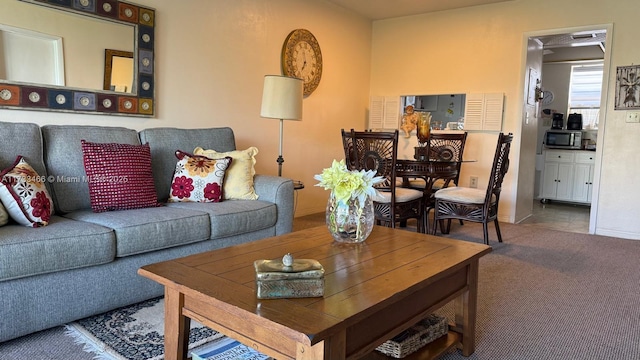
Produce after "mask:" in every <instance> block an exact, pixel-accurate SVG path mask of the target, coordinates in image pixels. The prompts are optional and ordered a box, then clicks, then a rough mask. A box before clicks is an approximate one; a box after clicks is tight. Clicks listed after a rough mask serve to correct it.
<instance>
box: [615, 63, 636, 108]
mask: <svg viewBox="0 0 640 360" xmlns="http://www.w3.org/2000/svg"><path fill="white" fill-rule="evenodd" d="M614 109H615V110H629V109H640V65H631V66H618V67H617V69H616V97H615V108H614Z"/></svg>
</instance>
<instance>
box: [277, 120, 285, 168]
mask: <svg viewBox="0 0 640 360" xmlns="http://www.w3.org/2000/svg"><path fill="white" fill-rule="evenodd" d="M283 132H284V119H280V147H279V152H278V154H279V155H278V160H276V162H277V163H278V176H282V163H283V162H284V158H283V157H282V133H283Z"/></svg>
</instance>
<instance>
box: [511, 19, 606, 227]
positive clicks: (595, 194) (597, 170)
mask: <svg viewBox="0 0 640 360" xmlns="http://www.w3.org/2000/svg"><path fill="white" fill-rule="evenodd" d="M602 29H604V30H606V32H607V36H606V40H605V44H607V46H606V48H605V52H604V71H603V74H602V93H601V97H600V119H599V123H598V132H597V134H598V135H597V138H598V146H597V147H596V154H595V167H594V171H593V188H592V189H591V209H590V213H589V234H595V233H596V228H597V225H598V224H597V219H598V204H599V193H600V177H601V175H602V174H601V172H602V152H603V148H604V147H605V145H606V144H605V143H604V140H605V136H604V135H605V130H606V123H607V112H608V108H609V93H610V92H609V79H610V78H611V74H612V73H613V74H615V69H611V50H610V49H611V43H612V40H613V24H611V23H609V24H594V25H585V26H579V27H567V28H556V29H547V30H539V31H530V32H526V33H524V34H523V42H522V44H523V50H522V51H523V54H524V56H523V59H522V65H521V69H522V70H521V71H522V78H524V75H525V74H526V72H527V57H528V55H529V54H528V49H527V44H528V41H529V39H530V38H537V37H541V36H548V35H559V34H567V33H573V32H579V31H589V30H602ZM542 76H544V75H541V77H542ZM525 86H526V85H525ZM525 91H526V89H525ZM525 93H526V92H525ZM524 100H525V99H521V101H523V103H524ZM520 126H521V127H522V126H523V125H522V122H521V123H520ZM521 131H522V129H521ZM520 151H532V149H520ZM533 151H534V152H535V149H533ZM518 186H519V185H518ZM518 190H520V189H517V190H516V193H518V192H519V191H518ZM533 200H534V199H531V201H532V202H533Z"/></svg>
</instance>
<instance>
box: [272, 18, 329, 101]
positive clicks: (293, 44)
mask: <svg viewBox="0 0 640 360" xmlns="http://www.w3.org/2000/svg"><path fill="white" fill-rule="evenodd" d="M282 72H283V73H284V75H286V76H292V77H296V78H299V79H302V81H303V82H304V95H305V96H308V95H309V94H311V93H312V92H313V91H314V90H315V89H316V88H317V87H318V84H319V83H320V78H321V77H322V53H321V52H320V45H319V44H318V41H317V40H316V38H315V37H314V36H313V34H311V32H309V31H308V30H305V29H296V30H293V31H292V32H291V33H290V34H289V36H287V39H286V40H285V42H284V45H283V47H282Z"/></svg>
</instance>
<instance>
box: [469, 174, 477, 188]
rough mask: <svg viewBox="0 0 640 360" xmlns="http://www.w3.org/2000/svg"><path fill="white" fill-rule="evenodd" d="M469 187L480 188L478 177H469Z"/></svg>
mask: <svg viewBox="0 0 640 360" xmlns="http://www.w3.org/2000/svg"><path fill="white" fill-rule="evenodd" d="M469 187H470V188H474V189H477V188H478V177H477V176H472V177H470V178H469Z"/></svg>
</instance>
